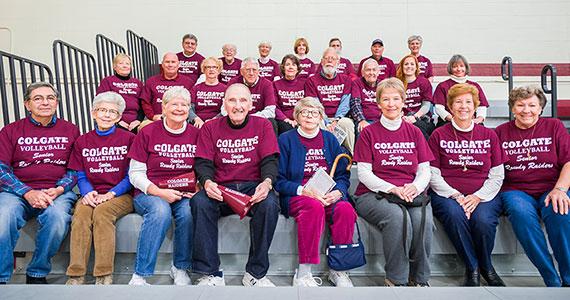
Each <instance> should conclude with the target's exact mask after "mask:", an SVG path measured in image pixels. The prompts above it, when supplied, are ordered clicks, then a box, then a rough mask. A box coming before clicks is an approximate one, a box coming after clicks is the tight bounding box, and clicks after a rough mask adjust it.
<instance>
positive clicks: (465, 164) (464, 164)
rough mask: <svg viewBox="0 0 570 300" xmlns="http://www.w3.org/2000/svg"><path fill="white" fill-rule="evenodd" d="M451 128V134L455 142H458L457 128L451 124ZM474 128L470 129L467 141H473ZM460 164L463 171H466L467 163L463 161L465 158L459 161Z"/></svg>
mask: <svg viewBox="0 0 570 300" xmlns="http://www.w3.org/2000/svg"><path fill="white" fill-rule="evenodd" d="M451 128H453V135H455V141H456V142H457V144H459V138H458V137H457V130H456V129H455V127H453V126H451ZM474 130H475V127H473V129H471V137H470V138H469V142H471V141H473V131H474ZM461 166H462V167H463V172H467V163H466V162H465V160H463V161H462V162H461Z"/></svg>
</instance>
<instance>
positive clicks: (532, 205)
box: [500, 190, 570, 286]
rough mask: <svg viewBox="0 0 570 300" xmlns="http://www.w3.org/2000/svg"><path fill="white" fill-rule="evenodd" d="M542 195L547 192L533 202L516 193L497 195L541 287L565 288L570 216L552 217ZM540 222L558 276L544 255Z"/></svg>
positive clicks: (545, 247)
mask: <svg viewBox="0 0 570 300" xmlns="http://www.w3.org/2000/svg"><path fill="white" fill-rule="evenodd" d="M546 195H548V192H546V193H544V194H543V195H542V196H540V197H539V198H538V199H537V198H534V197H532V196H530V195H529V194H527V193H525V192H522V191H516V190H515V191H507V192H502V193H501V194H500V196H501V198H502V199H503V203H504V206H505V211H506V212H507V215H508V216H509V220H510V221H511V224H512V225H513V230H514V231H515V234H516V236H517V239H518V240H519V242H520V243H521V245H522V246H523V249H524V251H525V253H526V255H527V256H528V258H529V259H530V261H531V262H532V263H533V264H534V265H535V267H536V268H537V269H538V271H539V272H540V275H542V279H543V280H544V284H546V286H560V285H561V284H565V285H568V284H570V215H561V214H557V213H555V212H554V210H553V209H552V204H550V205H549V206H548V207H544V199H546ZM568 195H570V193H568ZM541 219H542V221H543V222H544V226H545V227H546V232H547V233H548V240H549V242H550V246H552V252H553V253H554V257H555V258H556V261H558V268H559V270H560V276H558V273H557V272H556V267H554V262H553V261H552V256H551V255H550V253H548V245H547V244H546V238H545V237H544V233H543V231H542V227H541V226H540V220H541ZM561 278H562V280H561Z"/></svg>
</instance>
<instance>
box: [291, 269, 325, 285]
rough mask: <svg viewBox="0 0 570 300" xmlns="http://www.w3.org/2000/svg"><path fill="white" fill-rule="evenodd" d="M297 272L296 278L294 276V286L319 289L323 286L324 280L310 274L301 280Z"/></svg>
mask: <svg viewBox="0 0 570 300" xmlns="http://www.w3.org/2000/svg"><path fill="white" fill-rule="evenodd" d="M298 277H299V276H298V274H297V270H295V276H293V286H302V287H319V286H320V285H322V284H323V280H322V279H320V278H319V277H313V274H311V273H309V274H307V275H305V276H303V277H301V278H298Z"/></svg>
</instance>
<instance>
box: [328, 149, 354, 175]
mask: <svg viewBox="0 0 570 300" xmlns="http://www.w3.org/2000/svg"><path fill="white" fill-rule="evenodd" d="M343 157H346V159H348V165H347V166H346V171H350V167H352V157H350V155H348V154H346V153H341V154H339V155H337V156H336V157H335V159H334V162H333V165H332V168H331V171H330V173H329V176H330V177H332V178H334V172H335V171H336V166H337V165H338V161H339V160H340V159H341V158H343Z"/></svg>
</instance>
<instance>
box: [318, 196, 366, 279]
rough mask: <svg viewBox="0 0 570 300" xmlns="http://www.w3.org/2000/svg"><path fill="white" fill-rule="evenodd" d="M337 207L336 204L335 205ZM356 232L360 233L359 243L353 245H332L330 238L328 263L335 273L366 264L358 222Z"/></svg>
mask: <svg viewBox="0 0 570 300" xmlns="http://www.w3.org/2000/svg"><path fill="white" fill-rule="evenodd" d="M335 205H336V203H335ZM334 208H335V207H334V206H333V208H332V213H331V222H330V223H331V224H332V223H333V218H332V215H333V214H334ZM356 231H357V232H358V242H356V243H351V244H338V245H334V244H332V240H331V238H330V236H329V239H328V242H327V249H326V251H325V253H326V255H327V262H328V264H329V267H330V268H331V269H333V270H335V271H346V270H351V269H355V268H358V267H361V266H364V265H365V264H366V256H365V255H364V244H363V243H362V239H361V238H360V228H359V227H358V222H356Z"/></svg>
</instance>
